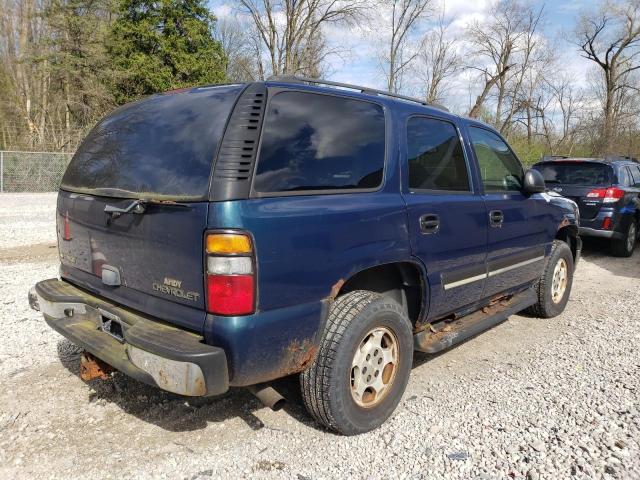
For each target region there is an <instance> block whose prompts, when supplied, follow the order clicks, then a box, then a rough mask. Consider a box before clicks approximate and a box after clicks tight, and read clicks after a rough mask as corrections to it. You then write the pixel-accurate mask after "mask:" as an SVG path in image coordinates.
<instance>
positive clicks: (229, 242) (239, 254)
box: [205, 233, 255, 315]
mask: <svg viewBox="0 0 640 480" xmlns="http://www.w3.org/2000/svg"><path fill="white" fill-rule="evenodd" d="M205 244H206V255H207V257H206V269H207V271H206V274H207V275H206V282H207V311H208V312H209V313H213V314H215V315H249V314H251V313H253V312H254V311H255V270H254V251H253V244H252V242H251V238H249V236H248V235H245V234H242V233H209V234H207V236H206V239H205Z"/></svg>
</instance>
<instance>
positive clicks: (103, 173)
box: [61, 85, 242, 199]
mask: <svg viewBox="0 0 640 480" xmlns="http://www.w3.org/2000/svg"><path fill="white" fill-rule="evenodd" d="M241 89H242V86H240V85H233V86H218V87H202V88H198V89H194V90H189V91H186V92H180V93H171V92H169V93H167V94H161V95H154V96H152V97H149V98H146V99H144V100H141V101H139V102H135V103H132V104H128V105H125V106H123V107H121V108H119V109H117V110H116V111H114V112H113V113H111V114H110V115H109V116H107V117H106V118H105V119H103V120H102V121H101V122H100V123H98V125H97V126H96V127H95V128H94V129H93V130H92V131H91V132H90V133H89V135H88V136H87V138H86V139H85V140H84V142H83V143H82V145H81V146H80V148H79V149H78V151H77V152H76V154H75V155H74V157H73V159H72V160H71V163H70V164H69V167H68V168H67V171H66V173H65V174H64V177H63V179H62V185H61V188H63V189H64V190H70V191H75V192H83V193H94V194H96V195H105V196H114V197H128V198H172V199H205V198H207V196H208V189H209V175H210V173H211V165H212V161H213V158H214V156H215V153H216V150H217V148H218V143H219V142H220V139H221V137H222V134H223V131H224V127H225V124H226V121H227V117H228V116H229V113H230V111H231V109H232V107H233V104H234V101H235V99H236V97H237V95H238V94H239V93H240V91H241Z"/></svg>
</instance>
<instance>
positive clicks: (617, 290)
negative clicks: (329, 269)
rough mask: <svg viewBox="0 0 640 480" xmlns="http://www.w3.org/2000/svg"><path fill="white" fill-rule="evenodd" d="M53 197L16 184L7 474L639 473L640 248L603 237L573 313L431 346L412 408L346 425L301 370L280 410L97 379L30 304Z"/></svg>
mask: <svg viewBox="0 0 640 480" xmlns="http://www.w3.org/2000/svg"><path fill="white" fill-rule="evenodd" d="M54 201H55V200H54V197H53V196H46V195H45V196H40V195H33V196H26V195H22V196H13V195H12V196H5V197H0V228H1V229H2V230H1V231H0V233H1V234H2V235H3V236H2V239H1V240H0V241H1V242H2V243H1V244H0V278H2V282H0V338H1V340H0V478H33V477H40V478H72V477H82V478H118V479H120V478H141V477H144V478H185V479H196V478H198V479H208V478H229V477H231V478H236V477H242V476H246V477H257V478H293V479H300V480H304V479H320V478H327V479H333V478H374V479H376V478H416V479H418V478H434V479H435V478H451V479H454V478H460V479H469V478H471V479H474V478H475V479H490V478H491V479H493V478H496V479H497V478H521V479H523V478H527V479H537V478H541V479H542V478H545V479H546V478H549V479H556V478H629V479H640V444H639V442H640V353H639V349H638V345H640V251H638V252H636V254H635V255H634V256H633V257H632V258H631V259H618V258H612V257H609V256H608V255H607V253H606V250H604V248H603V245H602V243H587V245H586V247H585V255H584V259H583V261H582V262H581V263H580V265H579V267H578V271H577V272H576V277H577V278H576V281H575V283H574V290H573V294H572V297H571V300H570V302H569V304H568V307H567V310H566V312H565V313H564V314H563V315H562V316H560V317H558V318H556V319H552V320H540V319H536V318H528V317H522V316H513V317H511V318H510V319H509V320H508V321H507V322H505V323H503V324H502V325H500V326H498V327H496V328H494V329H492V330H491V331H489V332H486V333H484V334H482V335H480V336H478V337H476V338H475V339H473V340H471V341H469V342H466V343H465V344H463V345H460V346H458V347H455V348H453V349H451V350H450V351H448V352H446V353H444V354H441V355H437V356H424V355H419V356H418V357H417V358H416V361H415V366H414V369H413V372H412V377H411V380H410V382H409V386H408V389H407V392H406V394H405V396H404V398H403V400H402V402H401V404H400V406H399V407H398V410H397V412H396V414H395V415H394V416H393V417H392V418H391V419H390V420H389V421H388V422H387V423H386V424H385V425H383V426H382V427H381V428H380V429H378V430H376V431H374V432H371V433H368V434H365V435H361V436H358V437H351V438H345V437H340V436H336V435H334V434H332V433H329V432H326V431H324V430H321V429H320V428H319V427H318V426H317V425H316V424H314V423H313V422H312V421H311V420H310V419H309V417H308V416H307V414H306V413H305V411H304V407H303V406H302V404H301V400H300V397H299V395H298V393H297V392H296V382H295V379H286V380H284V381H282V382H280V383H279V384H278V386H277V387H278V389H280V390H281V392H283V393H284V394H285V396H286V397H287V398H288V400H289V402H288V404H287V407H286V408H285V409H284V410H282V411H280V412H272V411H270V410H269V409H267V408H264V407H262V406H261V405H260V404H259V402H258V401H256V400H255V399H254V398H253V397H252V396H251V395H249V394H248V393H247V392H245V391H243V390H234V391H231V392H229V393H228V394H227V395H225V396H223V397H220V398H216V399H206V400H201V399H200V400H193V401H185V400H184V399H182V398H179V397H177V396H173V395H170V394H165V393H162V392H160V391H159V390H157V389H154V388H152V387H149V386H146V385H143V384H141V383H138V382H136V381H135V380H131V379H128V378H127V377H124V376H123V375H120V374H116V375H115V376H114V378H113V379H112V380H109V381H106V382H102V381H95V382H91V383H89V384H87V383H84V382H82V381H81V380H80V379H79V378H78V377H77V372H78V352H77V350H76V349H75V348H74V347H73V345H71V344H69V342H67V341H66V340H64V339H63V338H62V337H60V336H59V335H57V334H56V333H55V332H53V331H52V330H50V329H49V328H48V327H47V326H46V325H45V324H44V322H43V321H42V320H41V318H40V316H39V315H38V314H37V313H35V312H31V311H30V310H29V309H28V307H27V305H26V292H27V290H28V288H29V287H30V286H31V285H32V284H33V283H34V282H35V281H36V280H38V279H42V278H45V277H52V276H55V275H56V272H57V258H56V254H55V249H48V248H44V247H41V248H39V249H36V250H37V252H38V254H37V258H32V256H31V255H26V258H29V260H28V261H26V260H25V252H30V251H31V247H28V246H26V247H24V251H23V252H20V251H19V250H20V249H17V248H16V246H19V245H23V246H24V245H29V242H32V243H37V244H40V243H42V242H43V238H44V237H43V236H41V235H40V233H39V232H42V231H47V232H50V231H53V221H52V218H53V215H51V218H49V219H48V220H47V219H46V218H44V219H43V217H46V214H45V213H44V212H53V204H54ZM7 210H10V212H9V213H7ZM34 210H35V211H37V212H40V213H38V215H37V216H36V219H35V221H34V222H31V221H29V222H27V221H25V220H24V218H28V217H30V216H31V213H30V212H32V211H34ZM9 217H12V218H14V221H15V220H16V219H19V221H18V222H17V224H18V225H19V227H16V228H15V229H12V227H11V226H10V225H9V224H8V222H9V220H8V219H9ZM5 232H20V233H19V235H18V234H16V235H13V237H11V238H10V239H9V240H7V238H5V237H4V235H5ZM53 241H54V239H52V240H51V242H53Z"/></svg>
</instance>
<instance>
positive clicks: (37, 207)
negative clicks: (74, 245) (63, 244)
mask: <svg viewBox="0 0 640 480" xmlns="http://www.w3.org/2000/svg"><path fill="white" fill-rule="evenodd" d="M55 212H56V194H55V193H2V194H0V248H10V247H19V246H24V245H33V244H41V243H49V244H51V243H55V242H56V223H55ZM26 218H28V219H29V221H28V222H27V221H24V220H25V219H26Z"/></svg>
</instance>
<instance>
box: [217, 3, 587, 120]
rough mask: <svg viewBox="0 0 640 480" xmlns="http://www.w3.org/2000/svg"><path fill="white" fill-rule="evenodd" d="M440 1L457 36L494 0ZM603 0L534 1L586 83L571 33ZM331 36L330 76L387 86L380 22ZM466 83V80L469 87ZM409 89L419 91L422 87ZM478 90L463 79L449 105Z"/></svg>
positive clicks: (222, 11) (229, 10) (220, 6)
mask: <svg viewBox="0 0 640 480" xmlns="http://www.w3.org/2000/svg"><path fill="white" fill-rule="evenodd" d="M434 1H435V2H444V7H445V21H447V22H449V21H450V22H451V27H450V31H451V33H452V34H453V35H457V34H460V33H462V31H463V30H464V28H465V26H466V25H468V24H469V23H470V22H472V21H475V20H477V21H479V22H482V21H483V20H485V19H488V18H490V15H491V5H492V3H493V2H492V1H491V0H434ZM209 2H210V6H211V9H212V10H213V12H214V14H215V15H216V16H217V17H218V18H219V19H224V18H225V17H228V16H233V15H237V14H238V12H237V10H236V9H235V7H234V5H236V4H234V2H233V1H229V0H209ZM597 3H598V0H564V1H563V0H555V1H554V0H547V1H542V0H531V4H532V5H533V6H534V7H537V8H541V7H544V12H545V19H546V21H545V31H546V33H547V35H548V36H549V37H550V38H551V39H553V41H554V42H555V45H557V53H558V55H559V56H560V62H561V64H562V66H563V68H564V69H566V70H567V71H568V72H569V73H570V74H571V78H573V79H575V81H576V82H577V83H580V84H585V83H586V81H587V80H586V77H587V71H588V70H589V69H590V68H592V64H591V62H589V61H587V60H585V59H584V58H581V57H580V55H579V53H578V51H577V49H576V47H575V45H572V44H571V43H569V42H568V41H567V37H568V36H570V34H571V32H572V31H573V29H574V25H575V22H576V19H577V18H578V16H579V14H580V12H581V11H583V10H586V9H591V8H596V4H597ZM375 17H376V15H374V18H375ZM377 17H378V18H379V17H380V16H377ZM432 25H433V24H429V23H423V27H422V32H417V33H416V35H415V38H418V37H419V36H420V34H421V33H424V31H426V30H428V29H429V28H431V26H432ZM325 36H326V38H327V40H328V43H329V45H330V46H332V47H339V49H340V50H341V53H340V55H333V56H331V57H330V58H329V59H328V64H327V68H326V70H327V77H326V78H325V79H330V80H334V81H340V82H346V83H352V84H356V85H362V86H367V87H372V88H379V89H385V85H386V82H385V77H384V74H383V72H382V70H381V68H380V63H379V60H378V57H377V52H378V49H379V44H380V35H379V28H378V27H377V26H376V25H361V26H358V27H355V28H348V27H344V26H330V27H329V28H328V29H327V30H326V31H325ZM467 75H469V74H468V73H467ZM410 80H411V78H409V81H410ZM405 83H406V82H405ZM463 84H466V85H465V86H464V87H463ZM471 84H473V82H471ZM408 88H412V87H411V86H409V87H408ZM416 88H417V87H416ZM408 93H415V94H417V92H408ZM476 94H477V93H476V92H474V91H473V86H472V85H471V87H470V82H469V80H468V79H465V80H463V79H458V82H457V86H456V88H454V89H453V90H452V91H450V92H449V94H448V95H447V97H448V98H447V104H448V105H447V106H449V107H450V108H451V107H453V109H454V110H458V109H460V110H464V109H465V108H467V106H468V104H469V103H470V102H471V100H472V99H475V95H476ZM451 104H453V105H451Z"/></svg>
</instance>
